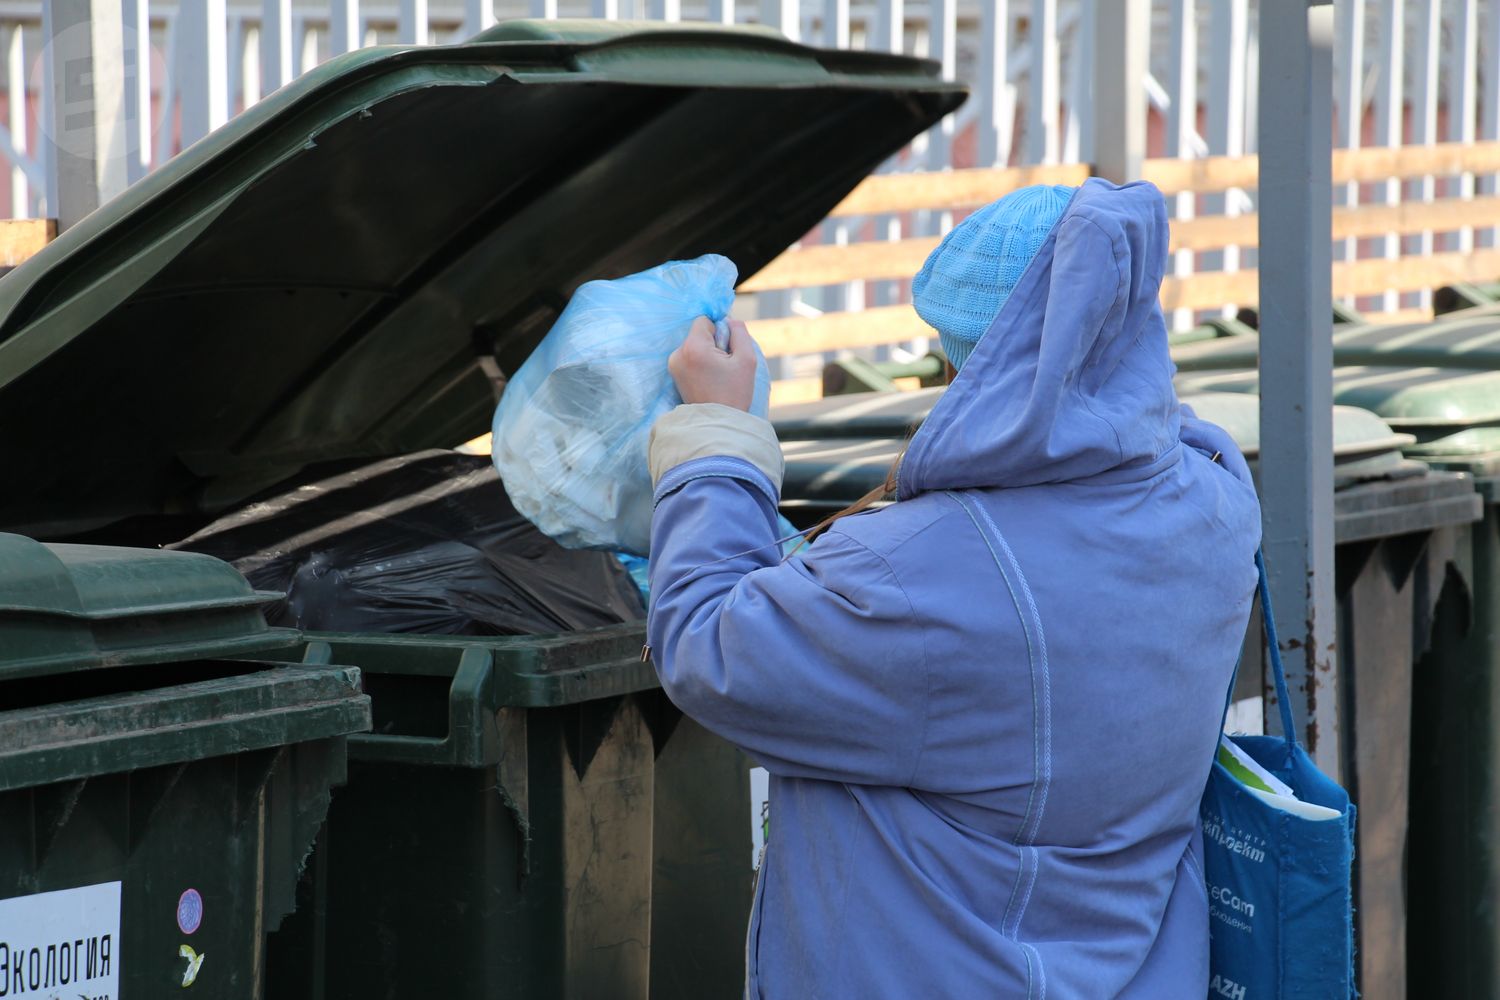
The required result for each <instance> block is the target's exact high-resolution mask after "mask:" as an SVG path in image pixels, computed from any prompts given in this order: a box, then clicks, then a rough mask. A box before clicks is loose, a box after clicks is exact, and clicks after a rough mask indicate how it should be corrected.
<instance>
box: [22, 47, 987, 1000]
mask: <svg viewBox="0 0 1500 1000" xmlns="http://www.w3.org/2000/svg"><path fill="white" fill-rule="evenodd" d="M964 95H965V92H964V88H963V87H962V86H961V85H959V84H956V83H953V82H951V81H944V80H943V79H941V72H940V67H939V66H938V65H937V64H935V63H930V62H924V61H919V60H913V59H908V58H902V57H897V56H889V55H883V54H878V53H862V52H839V51H818V50H814V49H810V48H807V47H804V46H800V45H796V44H793V43H791V42H788V41H787V40H785V39H784V38H781V37H780V36H778V35H775V34H774V33H772V32H768V31H764V30H756V29H747V28H724V27H719V26H710V25H698V26H694V25H688V24H682V25H672V26H670V27H664V26H661V25H652V26H640V25H637V26H631V25H621V24H606V23H585V22H568V21H554V22H535V23H533V22H522V21H515V22H506V23H504V24H502V25H499V26H497V27H496V28H494V29H492V30H490V31H488V32H485V33H484V34H482V35H480V36H478V37H476V38H475V39H473V40H472V41H471V42H469V43H466V44H464V45H459V46H448V47H441V46H433V47H407V48H401V47H375V48H369V49H362V50H359V51H357V52H353V53H348V54H346V55H342V56H339V57H337V58H335V59H332V60H330V61H328V62H327V63H324V64H322V65H320V66H318V67H316V68H315V69H313V70H311V71H309V72H308V73H306V74H304V75H303V76H301V77H299V78H298V79H297V80H296V81H293V82H292V83H291V84H289V85H287V86H286V87H283V88H282V89H280V90H278V91H277V92H275V93H273V94H271V95H269V96H268V97H267V98H266V99H264V100H262V101H260V102H259V103H257V104H256V105H255V106H253V107H251V108H249V109H247V110H246V111H245V112H244V113H243V114H241V115H239V116H237V117H236V118H234V119H233V120H231V121H230V122H229V123H228V124H226V125H225V126H224V127H223V128H221V129H219V130H218V131H216V132H214V133H213V134H211V135H210V136H208V137H206V138H205V139H203V140H202V141H200V142H198V143H196V144H194V145H193V146H192V147H190V148H189V149H187V150H185V151H184V152H183V153H182V154H181V155H180V156H178V157H176V158H175V159H173V160H172V161H171V162H169V163H167V164H165V165H163V167H162V168H161V169H160V170H157V171H155V172H153V173H152V174H150V175H149V176H147V177H146V178H144V179H143V180H141V181H140V182H139V183H137V184H135V185H133V186H132V187H131V188H130V189H129V190H127V191H126V192H124V193H123V194H122V195H121V196H120V197H118V198H116V199H114V200H113V201H111V202H109V203H108V204H106V205H104V206H102V207H101V208H100V210H99V211H97V212H95V213H93V214H92V215H90V216H89V217H87V218H86V219H84V220H82V221H80V222H79V223H78V224H77V225H76V226H74V227H72V228H71V229H69V230H67V231H66V232H64V233H63V234H61V236H59V238H58V239H57V240H55V241H54V242H53V243H51V244H50V245H48V246H47V247H46V248H44V249H43V251H42V252H40V253H39V254H37V255H36V256H35V257H34V258H32V259H31V260H29V261H27V262H26V263H24V264H23V265H21V266H20V267H18V268H16V269H15V270H14V271H13V272H12V273H10V274H9V275H7V276H6V278H5V281H4V282H0V423H3V425H4V426H6V427H7V428H8V429H9V430H10V431H11V433H8V434H7V435H5V436H3V437H0V466H3V467H4V468H5V469H6V471H7V475H8V476H9V477H11V481H12V482H16V483H24V484H26V485H25V488H24V489H19V490H8V491H5V492H4V493H3V494H0V529H4V530H10V531H16V532H20V533H22V534H28V535H32V536H34V537H37V538H42V539H46V540H50V541H58V540H67V541H73V542H78V541H88V542H95V543H102V544H139V545H153V546H154V545H160V544H166V543H171V542H176V541H178V540H181V539H183V538H185V537H187V536H188V535H190V534H192V533H193V532H195V531H197V530H199V529H201V528H202V527H203V526H204V525H206V524H208V523H210V522H211V521H213V520H214V519H215V518H216V517H219V516H221V515H223V514H225V513H227V512H229V511H232V510H234V509H236V508H238V507H240V506H242V505H244V504H246V503H247V502H249V501H251V500H253V499H254V498H257V497H260V496H263V495H265V494H266V493H267V492H268V491H271V490H273V489H274V488H275V487H276V485H277V484H281V483H285V482H287V481H289V480H291V479H293V478H294V477H296V476H297V475H298V474H299V473H300V472H301V471H302V470H305V469H308V468H310V467H313V466H319V467H324V466H325V465H327V464H337V463H350V462H369V461H371V460H375V459H381V458H386V457H391V456H398V455H406V454H411V453H415V452H419V451H421V450H423V449H428V448H449V447H453V446H454V445H456V444H458V443H460V442H463V441H466V440H469V439H472V438H473V437H475V436H476V435H477V434H479V433H481V432H482V431H483V430H485V429H486V428H487V427H488V424H489V418H490V415H491V413H492V411H493V409H494V406H495V401H496V399H497V396H498V394H499V392H500V391H502V390H503V386H504V381H505V378H506V376H507V374H508V373H511V372H514V371H515V370H516V369H517V368H518V367H519V366H520V364H521V363H522V362H523V361H524V359H525V358H526V357H527V356H528V355H529V354H530V352H531V351H532V349H533V348H534V347H535V345H536V344H537V343H538V342H539V341H540V339H541V338H542V336H543V335H544V334H545V332H546V331H547V330H548V329H549V328H550V326H551V325H552V323H553V321H554V320H555V319H556V317H557V316H558V314H559V313H560V312H561V310H562V309H563V307H564V306H565V305H566V303H567V301H568V298H569V296H570V295H571V294H572V292H573V291H574V289H576V288H577V287H578V286H579V285H580V284H582V283H583V282H584V281H587V280H591V279H595V278H613V277H618V276H621V275H624V274H629V273H632V272H635V271H639V270H642V269H644V268H646V267H650V266H653V265H656V264H659V263H660V262H662V261H663V260H667V259H673V258H685V257H694V256H697V255H700V254H702V253H706V252H717V253H722V254H724V255H725V256H727V257H729V258H730V259H731V260H733V261H734V262H735V263H736V265H737V266H738V268H739V272H740V275H741V277H748V276H749V275H751V274H753V273H755V271H757V270H758V269H759V268H761V267H762V266H764V265H765V264H766V263H768V262H769V261H771V260H772V259H774V258H775V257H776V256H778V255H779V254H780V253H781V252H782V251H783V250H784V249H785V248H786V247H787V246H789V245H791V244H792V243H793V242H795V241H796V240H798V239H800V238H801V237H802V236H803V235H804V234H805V233H807V232H808V231H810V230H811V229H813V228H814V226H815V225H816V224H817V223H818V222H819V221H820V220H821V219H822V218H823V217H824V216H825V215H826V214H827V212H828V211H829V210H830V209H831V208H833V207H834V206H835V205H836V204H837V203H838V202H839V201H840V200H841V199H842V198H843V197H844V196H845V195H847V194H848V192H849V191H850V190H851V189H852V188H853V187H854V186H855V184H857V183H858V182H859V181H860V180H861V179H863V177H864V176H865V175H866V174H868V173H869V172H871V171H872V170H874V169H875V168H876V167H877V166H878V165H879V164H880V163H881V162H883V161H884V160H885V159H887V158H888V157H889V156H890V155H892V154H893V153H895V152H897V151H898V150H899V149H901V148H902V147H903V146H904V145H906V143H907V142H909V141H910V140H911V139H912V138H913V137H914V136H916V135H918V134H920V133H921V132H922V131H923V130H925V129H926V128H928V127H930V126H931V125H933V124H935V123H937V122H938V121H940V120H941V119H942V118H943V117H944V116H945V115H947V114H949V113H951V112H952V111H954V110H955V109H956V108H957V107H958V105H959V104H961V103H962V101H963V99H964ZM79 440H88V441H89V442H90V448H89V450H88V454H87V456H85V457H82V458H80V459H79V460H77V461H59V456H60V455H64V454H71V453H72V449H73V447H74V443H75V442H77V441H79ZM310 488H316V484H312V485H311V486H310ZM641 633H642V629H641V627H640V626H639V625H636V626H629V627H626V629H625V632H624V633H623V634H617V633H615V632H613V631H606V632H603V633H594V632H580V633H577V634H575V635H574V636H570V637H567V641H574V640H576V641H577V642H578V643H580V644H581V647H580V648H584V649H587V648H594V649H597V648H601V647H599V646H598V645H597V644H598V643H604V644H605V646H608V644H609V642H617V643H619V644H620V648H621V649H624V648H626V647H629V648H631V649H632V650H633V651H632V652H631V654H630V655H629V656H626V655H624V653H618V654H617V652H611V653H609V654H608V656H607V657H606V658H605V659H604V660H603V661H600V662H599V663H598V664H596V668H597V669H591V670H585V671H582V672H581V673H576V672H575V673H573V674H568V675H567V677H566V678H565V679H559V681H558V685H559V686H557V687H555V688H553V689H550V690H551V692H552V693H550V694H547V695H546V696H545V698H546V699H551V700H547V701H546V703H545V704H540V703H536V702H534V701H528V700H526V699H527V698H530V697H532V695H526V696H525V697H522V696H520V695H516V696H515V697H516V698H519V699H520V700H519V701H512V700H508V699H510V698H511V697H512V696H511V695H507V694H505V693H504V690H508V689H505V687H504V686H505V684H506V683H509V682H508V681H505V680H503V679H504V678H513V677H514V676H516V674H515V673H514V671H513V670H512V669H511V668H512V666H514V663H513V660H512V659H506V658H507V657H510V658H515V657H521V658H522V659H524V655H534V656H538V657H542V658H543V659H545V658H546V657H547V656H550V655H552V654H549V653H545V652H543V650H544V649H546V648H551V647H548V646H546V643H547V642H552V641H558V642H564V644H565V645H566V644H567V641H564V640H563V639H558V640H550V639H548V640H543V639H533V638H523V639H519V640H517V641H516V643H517V645H516V646H514V647H512V646H506V645H505V644H504V643H502V642H501V641H500V640H499V639H493V640H492V639H482V638H479V637H469V638H470V640H471V643H470V645H467V646H462V645H460V646H454V645H452V642H453V640H450V639H447V638H442V637H427V636H424V637H413V638H410V639H407V640H403V641H401V642H395V643H394V644H393V645H391V646H389V647H387V646H385V645H382V643H383V642H384V640H381V639H380V638H379V637H378V636H374V635H358V636H343V637H330V638H329V639H328V640H327V642H328V644H329V645H331V647H332V648H333V649H334V650H335V651H336V652H335V653H334V654H333V656H334V660H335V661H336V662H338V663H344V662H352V663H354V664H355V665H357V666H359V667H361V668H363V669H364V678H365V680H366V682H367V683H368V686H369V691H370V694H371V697H372V699H373V704H374V709H373V711H374V715H375V720H376V731H375V732H374V733H372V734H370V735H369V736H368V737H360V738H359V739H356V740H354V742H353V747H354V748H355V749H354V750H353V751H351V752H352V753H353V758H352V761H351V770H350V784H349V785H348V787H347V788H345V789H342V790H340V791H339V793H338V794H337V795H336V797H335V801H334V804H333V806H332V811H331V819H330V823H329V825H328V827H327V830H326V833H325V834H324V837H323V839H322V840H321V841H320V843H319V846H318V848H317V850H316V852H315V856H314V857H313V858H312V859H311V861H310V863H309V867H308V871H307V876H306V878H304V880H303V881H302V883H301V884H300V886H299V890H298V891H299V898H300V899H302V900H303V901H304V905H303V906H302V907H300V908H299V912H298V914H297V916H296V918H295V919H294V920H293V921H292V922H291V923H290V924H289V925H288V927H287V928H285V929H284V930H283V931H281V932H279V933H278V934H277V935H275V936H274V939H273V942H272V948H271V952H272V958H271V969H270V976H271V981H272V982H273V983H274V985H275V990H274V995H275V996H276V997H277V998H278V1000H282V998H286V1000H295V998H296V997H298V996H303V995H337V996H345V995H368V996H390V995H396V996H427V995H441V996H445V997H453V998H463V997H476V998H477V997H497V996H508V995H513V994H515V993H516V992H518V991H523V990H524V989H526V988H528V987H529V986H534V987H535V989H534V990H533V993H534V994H536V995H545V996H549V997H550V996H568V997H572V996H601V995H602V996H610V997H620V998H632V997H639V998H644V997H645V996H646V995H647V991H648V989H649V991H650V995H651V996H652V997H655V998H657V1000H668V998H675V997H693V998H696V997H705V996H722V995H733V994H734V993H736V992H738V990H739V988H740V985H741V983H742V979H743V958H744V949H743V945H744V934H743V929H744V923H745V921H746V919H747V916H748V910H749V903H750V891H751V882H752V852H751V850H750V839H751V822H750V815H749V814H750V811H751V810H750V802H749V797H748V796H747V795H745V794H744V792H745V789H746V787H747V782H748V778H747V772H748V768H749V765H748V762H746V761H745V759H744V758H743V756H742V755H740V754H739V753H738V751H735V750H733V749H732V748H729V747H725V746H724V745H723V744H721V743H718V742H717V741H715V740H714V739H713V738H711V737H709V736H708V735H707V734H706V733H703V732H702V731H701V730H699V729H697V727H695V726H692V725H691V724H687V723H684V722H682V721H680V720H677V719H676V718H675V710H673V709H671V708H670V706H668V705H667V704H666V703H665V702H664V701H663V700H662V698H661V696H660V694H659V692H652V691H650V690H649V689H650V688H652V687H653V686H654V679H653V675H652V673H651V671H650V668H649V665H648V664H642V663H640V662H639V661H640V649H641V646H642V644H643V641H644V640H643V636H642V634H641ZM622 635H628V636H629V638H628V639H626V638H622V637H621V636H622ZM611 637H612V638H611ZM591 643H594V644H596V645H594V646H590V644H591ZM501 647H504V650H505V651H504V653H503V655H502V653H501V652H499V651H497V650H500V648H501ZM317 648H321V647H314V646H309V647H308V649H309V651H310V653H311V655H312V660H311V661H310V666H316V661H318V659H319V656H318V655H317V654H316V652H315V650H316V649H317ZM609 648H611V649H612V648H613V647H609ZM465 650H476V651H474V652H468V653H467V654H466V653H465V652H464V651H465ZM517 650H519V652H518V651H517ZM526 650H531V651H532V652H531V653H530V654H526V653H525V651H526ZM455 651H456V652H455ZM346 653H347V654H348V655H351V656H356V657H357V658H356V659H354V660H352V661H351V660H345V659H344V656H345V654H346ZM466 655H467V659H466V658H465V657H466ZM577 655H579V656H584V655H585V654H584V653H583V652H579V653H578V654H577ZM496 657H498V659H494V658H496ZM363 659H368V660H369V665H368V666H367V665H366V664H365V663H364V662H361V661H362V660H363ZM487 659H489V662H490V666H489V667H488V668H487V669H488V670H489V673H488V675H487V676H488V677H490V678H491V680H489V681H479V680H476V678H477V677H478V676H479V674H480V673H483V670H481V667H480V666H479V665H478V664H480V663H481V662H482V661H486V660H487ZM515 662H519V661H515ZM579 677H585V678H589V679H588V680H587V682H583V681H580V680H578V678H579ZM497 678H498V679H497ZM476 685H477V687H476ZM537 697H541V696H537ZM423 713H425V714H423ZM455 727H456V728H455ZM454 734H457V735H454ZM508 741H519V742H521V743H524V745H525V747H526V750H527V753H526V764H525V766H524V767H523V766H520V765H518V764H516V763H515V761H516V760H517V758H516V757H515V756H514V755H507V752H506V750H505V748H506V747H508V746H510V745H512V744H511V742H508ZM657 758H659V761H658V759H657ZM507 762H509V763H507ZM658 763H660V764H661V766H660V767H658V766H657V765H658ZM518 782H519V784H518ZM653 813H654V814H655V815H654V817H653ZM658 819H659V820H660V822H659V823H658V822H657V820H658ZM724 837H732V838H733V841H734V843H732V844H725V843H722V842H720V838H724ZM596 847H597V848H598V853H597V854H596V853H594V849H595V848H596ZM605 859H612V861H611V863H610V864H608V865H605V864H604V861H605ZM601 866H602V867H601ZM580 880H581V881H580ZM653 886H654V887H656V888H657V889H659V891H656V894H655V896H654V897H653ZM444 906H446V907H447V909H446V910H444V909H442V907H444ZM653 927H656V928H658V930H659V933H656V934H654V933H653V930H652V928H653ZM356 929H358V930H367V931H369V932H370V933H368V934H360V933H357V931H356ZM689 929H690V930H691V933H689ZM731 930H732V933H730V931H731ZM663 936H666V937H667V938H668V940H666V941H665V942H664V941H663V940H662V937H663ZM663 963H670V965H669V966H667V965H664V964H663ZM664 969H668V970H669V971H663V970H664ZM648 970H649V971H648ZM356 981H357V982H358V983H359V984H360V985H361V986H362V987H368V990H367V992H365V993H357V994H356V993H355V992H354V987H353V985H352V984H353V983H354V982H356ZM606 983H607V985H603V984H606Z"/></svg>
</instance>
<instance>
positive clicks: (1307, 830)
mask: <svg viewBox="0 0 1500 1000" xmlns="http://www.w3.org/2000/svg"><path fill="white" fill-rule="evenodd" d="M1255 563H1256V566H1257V568H1258V569H1259V570H1260V607H1261V618H1262V620H1263V621H1264V623H1265V631H1266V645H1267V647H1268V652H1269V655H1270V658H1271V671H1272V675H1273V677H1274V679H1275V684H1276V698H1277V702H1278V704H1279V706H1280V709H1281V725H1282V731H1283V732H1284V733H1286V734H1287V736H1286V737H1285V738H1283V737H1280V736H1234V737H1230V738H1229V739H1230V740H1231V741H1232V742H1233V744H1234V746H1235V748H1237V749H1238V751H1239V756H1240V757H1241V758H1244V757H1248V758H1249V759H1250V760H1251V761H1253V762H1254V764H1249V765H1244V766H1241V765H1240V764H1239V763H1236V764H1235V766H1234V770H1231V769H1230V767H1226V766H1225V763H1224V759H1225V753H1221V754H1220V755H1218V756H1216V758H1215V760H1214V765H1213V771H1212V772H1211V773H1210V775H1209V779H1208V788H1207V789H1206V790H1205V792H1204V794H1203V805H1202V818H1203V862H1204V864H1203V868H1204V874H1205V875H1206V877H1207V882H1208V896H1209V900H1208V902H1209V928H1210V933H1211V935H1212V943H1211V946H1210V955H1209V970H1210V980H1209V990H1208V995H1209V997H1210V998H1223V997H1229V998H1231V1000H1271V998H1273V997H1276V998H1281V1000H1343V998H1346V997H1353V996H1356V995H1357V994H1356V992H1355V988H1354V923H1353V909H1352V905H1351V899H1350V889H1349V876H1350V868H1351V866H1352V864H1353V862H1354V805H1353V804H1352V803H1351V802H1350V801H1349V795H1348V793H1347V792H1345V791H1344V790H1343V789H1342V788H1340V787H1339V786H1338V785H1337V784H1335V783H1334V782H1333V781H1332V780H1330V779H1329V778H1328V777H1327V776H1326V775H1324V774H1323V773H1322V772H1321V771H1319V770H1318V769H1317V767H1316V765H1314V764H1313V761H1312V758H1311V757H1309V756H1308V755H1307V753H1306V751H1304V750H1303V749H1302V747H1301V746H1300V745H1299V744H1298V742H1297V739H1296V733H1297V729H1296V725H1295V723H1294V722H1293V721H1292V712H1291V707H1290V705H1291V699H1290V698H1289V697H1288V694H1287V687H1286V674H1285V672H1284V671H1283V670H1282V666H1281V653H1280V650H1279V648H1278V646H1277V644H1276V622H1275V618H1274V617H1273V616H1272V614H1271V597H1270V591H1269V588H1268V587H1267V585H1266V566H1265V561H1264V560H1263V559H1262V557H1261V556H1260V554H1259V553H1257V554H1256V557H1255ZM1233 690H1234V684H1233V682H1232V681H1231V682H1230V691H1231V692H1233ZM1227 707H1228V706H1227V704H1226V709H1227ZM1230 756H1234V754H1232V753H1231V754H1230ZM1256 764H1258V765H1259V767H1260V768H1262V769H1264V772H1269V774H1270V775H1271V776H1272V778H1274V779H1275V780H1272V781H1270V785H1271V788H1272V790H1271V791H1268V790H1267V789H1266V788H1265V787H1260V788H1257V787H1254V786H1255V783H1256V779H1252V781H1251V783H1247V781H1246V780H1244V779H1243V778H1242V777H1238V776H1237V774H1239V775H1244V774H1246V773H1247V772H1246V770H1245V767H1246V766H1248V767H1250V768H1251V769H1253V768H1254V765H1256ZM1264 772H1262V773H1264ZM1277 781H1279V782H1282V783H1284V784H1285V786H1287V788H1289V790H1290V792H1291V793H1292V796H1294V797H1295V800H1296V801H1288V799H1287V798H1286V797H1283V796H1281V795H1278V794H1276V793H1275V791H1274V790H1275V789H1276V788H1279V787H1280V786H1278V785H1277V784H1276V782H1277Z"/></svg>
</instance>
